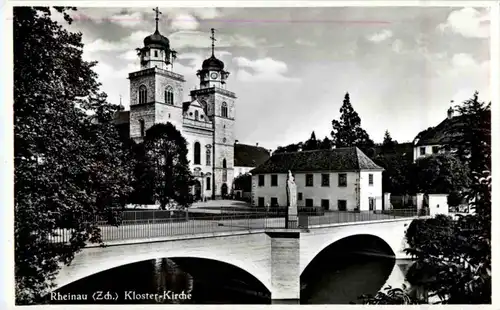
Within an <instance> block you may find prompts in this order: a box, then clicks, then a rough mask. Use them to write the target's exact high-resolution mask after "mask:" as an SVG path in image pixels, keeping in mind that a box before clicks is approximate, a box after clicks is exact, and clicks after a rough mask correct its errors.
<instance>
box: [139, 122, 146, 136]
mask: <svg viewBox="0 0 500 310" xmlns="http://www.w3.org/2000/svg"><path fill="white" fill-rule="evenodd" d="M139 125H140V126H141V137H144V133H145V129H146V128H145V126H144V120H143V119H141V120H139Z"/></svg>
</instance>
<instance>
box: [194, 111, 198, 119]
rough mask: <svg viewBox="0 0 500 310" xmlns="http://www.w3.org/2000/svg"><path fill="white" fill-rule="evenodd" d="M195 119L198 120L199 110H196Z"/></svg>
mask: <svg viewBox="0 0 500 310" xmlns="http://www.w3.org/2000/svg"><path fill="white" fill-rule="evenodd" d="M194 119H195V120H198V111H194Z"/></svg>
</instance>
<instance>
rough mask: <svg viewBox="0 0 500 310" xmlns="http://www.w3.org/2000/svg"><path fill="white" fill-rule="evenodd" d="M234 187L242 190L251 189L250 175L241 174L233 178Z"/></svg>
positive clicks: (249, 190)
mask: <svg viewBox="0 0 500 310" xmlns="http://www.w3.org/2000/svg"><path fill="white" fill-rule="evenodd" d="M234 189H236V190H242V191H244V192H251V191H252V175H251V174H249V173H245V174H241V175H239V176H237V177H236V178H234Z"/></svg>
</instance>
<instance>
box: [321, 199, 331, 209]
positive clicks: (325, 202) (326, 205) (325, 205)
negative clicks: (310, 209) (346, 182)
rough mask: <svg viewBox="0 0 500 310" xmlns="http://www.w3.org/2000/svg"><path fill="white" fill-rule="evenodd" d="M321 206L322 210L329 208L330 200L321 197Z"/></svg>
mask: <svg viewBox="0 0 500 310" xmlns="http://www.w3.org/2000/svg"><path fill="white" fill-rule="evenodd" d="M321 208H323V209H324V210H328V209H330V200H328V199H321Z"/></svg>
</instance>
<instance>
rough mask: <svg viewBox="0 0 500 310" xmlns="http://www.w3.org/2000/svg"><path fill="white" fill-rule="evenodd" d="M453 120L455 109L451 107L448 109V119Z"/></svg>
mask: <svg viewBox="0 0 500 310" xmlns="http://www.w3.org/2000/svg"><path fill="white" fill-rule="evenodd" d="M451 104H453V100H452V101H451ZM452 118H453V107H450V108H449V109H448V119H452Z"/></svg>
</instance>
